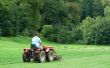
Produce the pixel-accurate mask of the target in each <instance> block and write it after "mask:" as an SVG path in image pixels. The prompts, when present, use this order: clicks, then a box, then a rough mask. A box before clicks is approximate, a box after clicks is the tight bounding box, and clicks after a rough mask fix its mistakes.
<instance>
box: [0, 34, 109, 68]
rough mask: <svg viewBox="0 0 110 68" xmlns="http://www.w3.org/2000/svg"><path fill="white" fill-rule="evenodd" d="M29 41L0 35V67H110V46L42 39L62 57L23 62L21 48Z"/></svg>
mask: <svg viewBox="0 0 110 68" xmlns="http://www.w3.org/2000/svg"><path fill="white" fill-rule="evenodd" d="M30 43H31V38H29V37H22V36H20V37H10V38H6V37H0V68H110V46H95V45H94V46H93V45H89V46H87V45H75V44H68V45H67V44H58V43H53V42H49V41H47V40H44V39H43V43H44V44H45V45H49V46H50V45H51V46H53V47H54V48H55V50H56V52H57V53H58V54H60V55H62V57H63V59H62V60H61V61H54V62H45V63H41V64H39V63H33V62H30V63H23V62H22V52H23V49H24V48H28V47H29V46H30ZM64 46H66V48H65V47H64Z"/></svg>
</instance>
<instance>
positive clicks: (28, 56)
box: [22, 53, 30, 62]
mask: <svg viewBox="0 0 110 68" xmlns="http://www.w3.org/2000/svg"><path fill="white" fill-rule="evenodd" d="M22 58H23V62H30V55H27V54H26V53H23V56H22Z"/></svg>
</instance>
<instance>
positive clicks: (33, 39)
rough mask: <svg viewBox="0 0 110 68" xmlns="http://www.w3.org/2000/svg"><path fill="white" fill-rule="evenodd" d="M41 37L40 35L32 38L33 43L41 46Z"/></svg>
mask: <svg viewBox="0 0 110 68" xmlns="http://www.w3.org/2000/svg"><path fill="white" fill-rule="evenodd" d="M40 43H41V39H40V38H39V37H38V36H35V37H33V38H32V44H35V46H36V47H38V48H39V47H40Z"/></svg>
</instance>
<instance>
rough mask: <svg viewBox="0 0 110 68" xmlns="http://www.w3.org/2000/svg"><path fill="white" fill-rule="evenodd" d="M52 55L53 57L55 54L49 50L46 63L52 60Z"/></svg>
mask: <svg viewBox="0 0 110 68" xmlns="http://www.w3.org/2000/svg"><path fill="white" fill-rule="evenodd" d="M54 55H55V52H54V51H53V50H50V51H49V52H48V53H47V61H48V62H51V61H53V60H54Z"/></svg>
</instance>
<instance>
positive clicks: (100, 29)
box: [81, 17, 110, 44]
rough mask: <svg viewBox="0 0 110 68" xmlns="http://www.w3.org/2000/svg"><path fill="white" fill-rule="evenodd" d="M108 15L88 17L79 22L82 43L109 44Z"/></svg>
mask: <svg viewBox="0 0 110 68" xmlns="http://www.w3.org/2000/svg"><path fill="white" fill-rule="evenodd" d="M109 21H110V17H97V18H95V19H94V18H91V17H88V18H86V20H84V21H83V22H82V24H81V31H82V33H83V43H84V44H110V41H109V40H110V38H109V37H110V22H109Z"/></svg>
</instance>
